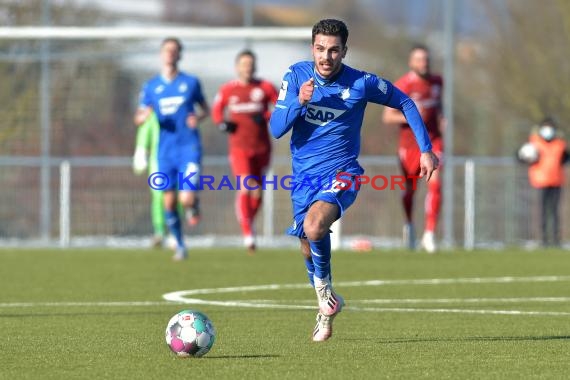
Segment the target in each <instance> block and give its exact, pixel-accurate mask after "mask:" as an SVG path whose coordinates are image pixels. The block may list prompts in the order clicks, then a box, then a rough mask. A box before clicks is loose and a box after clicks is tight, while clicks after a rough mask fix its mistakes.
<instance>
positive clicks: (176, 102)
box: [158, 96, 184, 115]
mask: <svg viewBox="0 0 570 380" xmlns="http://www.w3.org/2000/svg"><path fill="white" fill-rule="evenodd" d="M182 103H184V97H183V96H171V97H168V98H162V99H159V100H158V106H159V107H160V113H161V114H162V115H172V114H174V113H176V111H178V108H179V107H180V105H181V104H182Z"/></svg>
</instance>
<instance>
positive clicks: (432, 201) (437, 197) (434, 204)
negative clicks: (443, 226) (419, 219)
mask: <svg viewBox="0 0 570 380" xmlns="http://www.w3.org/2000/svg"><path fill="white" fill-rule="evenodd" d="M440 208H441V183H440V182H439V179H437V180H434V179H433V178H432V179H431V180H430V181H429V182H428V189H427V194H426V200H425V209H426V215H425V216H426V222H425V230H426V231H435V227H436V226H437V220H438V218H439V210H440Z"/></svg>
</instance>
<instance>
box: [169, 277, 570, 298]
mask: <svg viewBox="0 0 570 380" xmlns="http://www.w3.org/2000/svg"><path fill="white" fill-rule="evenodd" d="M564 281H570V276H532V277H515V276H505V277H468V278H427V279H407V280H369V281H339V282H335V287H337V288H339V287H345V288H348V287H360V286H384V285H449V284H506V283H524V282H564ZM310 288H311V286H310V285H309V284H308V283H302V284H265V285H248V286H234V287H225V288H207V289H191V290H181V291H177V292H172V293H167V294H166V295H164V296H163V297H165V299H169V298H166V296H167V295H168V296H169V295H171V294H177V295H183V296H191V295H197V294H220V293H239V292H253V291H258V290H287V289H310ZM169 297H170V296H169ZM172 297H174V296H172Z"/></svg>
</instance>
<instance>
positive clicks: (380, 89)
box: [365, 74, 432, 153]
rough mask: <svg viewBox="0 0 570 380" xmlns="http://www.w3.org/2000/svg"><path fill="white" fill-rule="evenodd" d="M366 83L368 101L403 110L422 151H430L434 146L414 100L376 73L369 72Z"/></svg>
mask: <svg viewBox="0 0 570 380" xmlns="http://www.w3.org/2000/svg"><path fill="white" fill-rule="evenodd" d="M365 85H366V94H367V98H368V101H369V102H373V103H378V104H383V105H385V106H388V107H391V108H396V109H399V110H400V111H402V113H403V114H404V116H405V117H406V120H407V121H408V124H409V125H410V128H412V132H414V136H415V137H416V142H417V143H418V146H419V147H420V151H421V152H422V153H423V152H429V151H430V150H431V148H432V147H431V141H430V139H429V135H428V133H427V129H426V126H425V124H424V122H423V120H422V117H421V115H420V113H419V112H418V109H417V107H416V105H415V104H414V101H413V100H412V99H410V97H409V96H408V95H406V94H404V93H403V92H402V91H400V90H399V89H398V88H397V87H396V86H394V85H393V84H392V83H390V82H389V81H387V80H385V79H382V78H380V77H378V76H376V75H371V74H367V76H365Z"/></svg>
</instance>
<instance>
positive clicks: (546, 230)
mask: <svg viewBox="0 0 570 380" xmlns="http://www.w3.org/2000/svg"><path fill="white" fill-rule="evenodd" d="M529 143H530V144H532V146H533V147H534V148H535V149H536V152H535V153H534V154H533V156H534V157H533V158H532V160H528V159H523V160H524V161H526V163H529V164H530V166H529V168H528V179H529V182H530V185H531V186H532V187H534V188H535V189H538V190H539V191H540V198H541V220H540V226H541V233H542V236H541V238H542V245H543V246H544V247H548V246H555V247H558V246H560V230H559V226H560V222H559V213H558V209H559V204H560V194H561V192H562V186H564V164H565V163H567V162H568V160H569V155H568V151H567V149H566V141H565V140H564V138H563V136H562V133H561V132H560V131H559V130H558V128H557V125H556V123H555V121H554V120H553V119H552V118H550V117H548V118H546V119H544V120H542V121H541V122H540V124H539V125H538V127H537V128H535V129H533V130H532V131H531V133H530V136H529ZM520 156H521V154H520V153H519V157H520ZM520 158H522V157H520Z"/></svg>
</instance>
